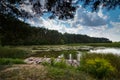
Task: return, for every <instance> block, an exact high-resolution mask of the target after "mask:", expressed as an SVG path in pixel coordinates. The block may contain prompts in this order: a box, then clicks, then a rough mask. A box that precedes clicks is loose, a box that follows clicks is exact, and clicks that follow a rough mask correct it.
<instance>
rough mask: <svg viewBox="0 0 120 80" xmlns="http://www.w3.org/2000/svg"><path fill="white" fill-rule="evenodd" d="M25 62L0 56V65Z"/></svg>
mask: <svg viewBox="0 0 120 80" xmlns="http://www.w3.org/2000/svg"><path fill="white" fill-rule="evenodd" d="M10 64H25V62H24V61H23V60H21V59H12V58H0V65H10Z"/></svg>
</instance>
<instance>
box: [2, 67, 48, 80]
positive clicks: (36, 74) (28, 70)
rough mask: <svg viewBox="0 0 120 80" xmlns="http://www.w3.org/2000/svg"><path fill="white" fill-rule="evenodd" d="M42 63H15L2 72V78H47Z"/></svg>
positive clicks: (43, 79)
mask: <svg viewBox="0 0 120 80" xmlns="http://www.w3.org/2000/svg"><path fill="white" fill-rule="evenodd" d="M46 72H47V71H46V70H45V68H44V67H43V66H41V65H13V66H12V67H10V68H7V69H5V70H3V71H1V72H0V80H47V79H46Z"/></svg>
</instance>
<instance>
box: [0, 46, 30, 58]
mask: <svg viewBox="0 0 120 80" xmlns="http://www.w3.org/2000/svg"><path fill="white" fill-rule="evenodd" d="M27 55H28V53H27V52H26V51H24V50H20V49H16V48H10V47H0V58H22V59H23V58H25V57H27Z"/></svg>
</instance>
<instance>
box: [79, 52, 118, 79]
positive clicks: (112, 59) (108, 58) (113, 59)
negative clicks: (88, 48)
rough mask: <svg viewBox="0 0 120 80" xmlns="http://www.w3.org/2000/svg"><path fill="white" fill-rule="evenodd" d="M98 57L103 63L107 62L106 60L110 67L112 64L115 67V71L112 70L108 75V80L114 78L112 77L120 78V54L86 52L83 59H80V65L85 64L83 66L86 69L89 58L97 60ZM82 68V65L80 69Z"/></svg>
mask: <svg viewBox="0 0 120 80" xmlns="http://www.w3.org/2000/svg"><path fill="white" fill-rule="evenodd" d="M96 58H97V59H98V61H100V60H101V63H103V64H105V63H106V62H108V65H109V68H110V66H112V67H113V68H114V71H113V72H112V73H111V72H110V74H109V75H107V79H108V80H112V79H116V80H117V79H120V76H119V75H120V65H119V64H120V56H118V55H114V54H96V53H86V54H83V55H82V57H81V61H80V65H83V67H84V69H85V64H86V63H87V61H88V60H93V61H94V62H95V60H96ZM99 59H100V60H99ZM104 60H105V61H104ZM103 66H104V65H103ZM105 66H106V65H105ZM109 68H108V69H109ZM82 69H83V68H82V67H78V70H82ZM84 69H83V70H84ZM103 69H104V68H103ZM84 71H85V70H84ZM108 73H109V72H108Z"/></svg>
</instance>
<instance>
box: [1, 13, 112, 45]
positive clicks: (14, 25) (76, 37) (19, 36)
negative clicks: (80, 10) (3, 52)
mask: <svg viewBox="0 0 120 80" xmlns="http://www.w3.org/2000/svg"><path fill="white" fill-rule="evenodd" d="M109 42H111V41H110V40H109V39H107V38H95V37H89V36H87V35H81V34H68V33H64V34H62V33H60V32H58V31H56V30H48V29H45V28H41V27H34V26H30V25H29V24H27V23H24V22H22V21H20V20H18V19H15V18H13V17H10V16H7V15H2V14H0V44H2V45H45V44H47V45H48V44H69V43H109Z"/></svg>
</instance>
